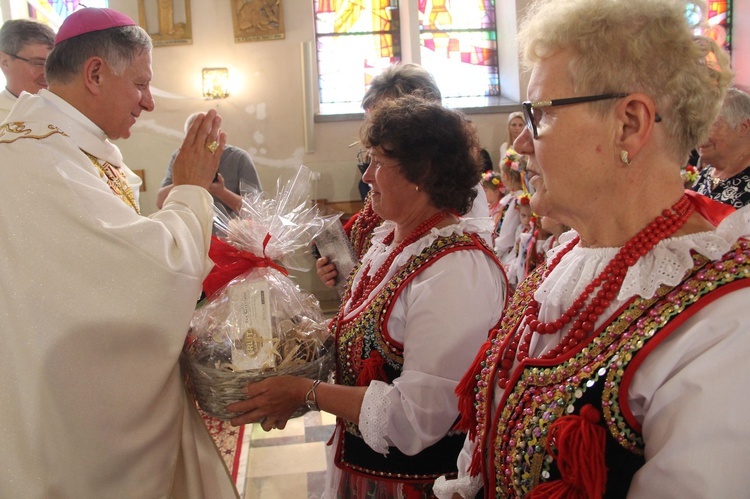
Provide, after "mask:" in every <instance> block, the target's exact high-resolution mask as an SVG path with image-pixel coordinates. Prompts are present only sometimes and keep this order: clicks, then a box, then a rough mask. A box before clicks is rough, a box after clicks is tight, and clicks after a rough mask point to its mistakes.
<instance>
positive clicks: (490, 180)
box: [482, 172, 503, 189]
mask: <svg viewBox="0 0 750 499" xmlns="http://www.w3.org/2000/svg"><path fill="white" fill-rule="evenodd" d="M482 185H483V186H484V187H489V188H491V189H500V188H502V187H503V182H502V181H501V180H500V174H499V173H497V172H486V173H483V174H482Z"/></svg>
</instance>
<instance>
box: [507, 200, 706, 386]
mask: <svg viewBox="0 0 750 499" xmlns="http://www.w3.org/2000/svg"><path fill="white" fill-rule="evenodd" d="M693 211H694V208H693V204H692V203H691V202H690V200H689V199H688V197H687V196H685V195H683V196H682V197H681V198H680V200H679V201H677V203H675V204H674V205H673V206H672V207H671V209H668V210H664V211H663V212H662V214H661V215H659V216H658V217H656V218H655V219H654V220H653V221H652V222H651V223H649V224H648V225H647V226H646V227H645V228H644V229H643V230H641V231H640V232H639V233H638V234H636V235H635V236H634V237H632V238H631V239H630V240H629V241H628V242H626V243H625V245H624V246H623V247H622V248H620V250H619V251H618V252H617V254H616V255H615V257H614V258H613V259H612V260H611V261H610V262H609V263H608V264H607V266H606V267H605V268H604V270H602V271H601V272H600V273H599V275H597V276H596V277H595V278H594V280H593V281H591V283H589V285H588V286H586V288H585V289H584V290H583V292H582V293H581V294H580V295H579V296H578V297H577V298H576V299H575V300H574V301H573V304H572V305H571V306H570V308H568V310H566V311H565V312H564V313H563V314H562V315H561V316H560V317H559V318H558V319H555V320H554V321H551V322H541V321H540V320H539V303H538V302H537V301H536V300H535V299H533V298H532V300H531V302H530V303H529V305H528V306H527V308H526V310H525V311H524V319H525V324H526V325H527V326H528V331H527V332H526V334H525V335H523V339H522V340H521V341H519V340H520V337H521V334H518V333H517V334H515V335H514V337H512V338H511V339H510V341H509V343H508V346H507V348H506V349H505V351H504V352H503V355H502V357H501V360H500V363H499V366H498V372H497V379H498V385H499V386H500V387H501V388H505V386H506V385H507V383H508V379H509V378H510V370H511V369H512V367H513V363H514V360H517V361H519V362H521V361H523V360H525V359H526V358H528V356H529V347H530V345H531V338H532V335H533V333H538V334H543V335H549V334H554V333H556V332H558V331H560V330H561V329H562V328H564V327H565V326H566V325H567V324H570V323H571V322H572V325H571V326H570V330H569V331H568V333H567V334H566V335H565V337H563V339H562V340H561V341H560V343H558V344H557V346H555V347H554V348H553V349H551V350H550V351H548V352H547V353H545V354H544V355H542V356H541V358H543V359H553V358H555V357H557V356H559V355H561V354H564V353H567V352H568V351H569V350H571V349H572V348H575V347H576V346H577V345H579V344H580V343H581V342H582V341H583V340H584V339H586V338H587V337H588V335H589V334H590V333H591V332H593V331H594V328H595V325H596V321H597V320H598V319H599V316H600V315H601V314H602V313H604V311H605V310H606V309H607V308H608V307H609V305H610V303H611V301H612V300H614V299H615V298H616V297H617V293H618V292H619V291H620V288H621V287H622V283H623V281H624V280H625V274H626V273H627V271H628V269H629V268H630V267H632V266H633V265H635V263H636V262H637V261H638V260H639V259H640V258H641V257H642V256H644V255H646V254H647V253H648V252H649V251H651V250H652V249H653V248H654V247H655V246H656V245H657V244H658V243H659V241H662V240H664V239H666V238H668V237H670V236H672V235H673V234H674V233H675V232H677V230H679V229H680V227H682V226H683V225H685V222H687V219H688V218H689V217H690V215H691V214H692V213H693ZM579 240H580V238H578V237H576V238H575V239H573V240H572V241H571V242H570V243H568V244H567V245H566V246H565V248H563V249H562V250H560V252H558V253H557V254H556V255H555V257H554V258H553V259H552V261H551V262H550V264H549V265H548V266H547V270H546V272H545V277H544V278H546V277H547V276H548V275H549V274H550V272H552V270H553V269H554V268H555V267H557V264H558V263H560V260H561V259H562V258H563V256H565V255H566V254H567V253H568V252H570V251H571V250H572V249H573V247H574V246H575V245H576V244H578V241H579ZM594 293H595V294H594ZM592 294H594V297H593V298H592V299H591V300H590V301H589V297H590V296H591V295H592ZM519 343H520V345H519Z"/></svg>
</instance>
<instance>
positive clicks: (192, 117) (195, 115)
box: [185, 111, 205, 135]
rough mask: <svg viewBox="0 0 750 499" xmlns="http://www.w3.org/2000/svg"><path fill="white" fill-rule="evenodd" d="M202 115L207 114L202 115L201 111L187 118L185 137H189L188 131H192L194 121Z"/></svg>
mask: <svg viewBox="0 0 750 499" xmlns="http://www.w3.org/2000/svg"><path fill="white" fill-rule="evenodd" d="M202 114H205V113H201V112H200V111H199V112H196V113H193V114H191V115H190V116H188V117H187V118H186V119H185V135H187V133H188V130H190V125H192V124H193V121H195V119H196V118H197V117H198V116H200V115H202Z"/></svg>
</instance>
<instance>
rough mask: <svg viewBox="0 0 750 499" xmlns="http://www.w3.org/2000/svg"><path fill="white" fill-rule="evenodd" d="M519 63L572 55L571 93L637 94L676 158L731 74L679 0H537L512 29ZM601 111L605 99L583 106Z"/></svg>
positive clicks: (702, 128)
mask: <svg viewBox="0 0 750 499" xmlns="http://www.w3.org/2000/svg"><path fill="white" fill-rule="evenodd" d="M519 45H520V48H521V54H522V59H523V64H524V66H525V67H526V68H527V69H530V68H533V67H534V66H535V65H536V64H537V63H538V62H539V61H540V60H542V59H545V58H547V57H549V56H551V55H552V54H553V53H555V52H557V51H559V50H568V51H570V52H571V53H572V54H573V60H572V62H571V64H570V68H569V69H570V74H571V77H572V79H573V84H574V90H575V92H576V95H594V94H605V93H620V92H628V93H635V92H641V93H644V94H646V95H648V96H650V97H651V98H652V99H653V100H654V103H655V105H656V111H657V113H658V114H659V115H660V116H661V117H662V122H661V124H660V125H659V126H663V127H664V128H665V132H666V135H667V137H668V139H669V142H670V149H671V152H673V153H674V154H675V158H679V161H680V162H682V161H683V159H684V158H685V157H686V156H687V155H688V153H689V152H690V151H691V150H692V149H693V148H695V147H696V146H697V145H698V144H701V143H703V142H704V141H705V138H706V137H707V136H708V130H709V127H710V126H711V123H712V122H713V121H714V119H715V118H716V116H717V115H718V113H719V109H720V107H721V102H722V99H723V98H724V94H725V92H726V89H727V88H728V86H729V83H730V81H731V79H732V72H731V70H730V69H729V57H728V56H727V54H726V53H724V51H723V50H722V49H721V48H720V47H718V46H717V45H716V43H714V42H713V40H711V39H709V38H706V37H703V36H696V35H694V34H693V32H692V30H691V28H689V27H688V25H687V21H686V19H685V2H684V1H680V0H539V1H537V2H536V3H535V4H533V5H532V6H531V7H530V10H529V14H528V15H527V17H526V18H525V20H524V21H523V22H522V24H521V28H520V30H519ZM589 105H590V106H592V109H594V110H595V112H598V113H600V114H601V115H604V114H605V113H606V112H607V111H608V110H610V109H611V108H612V106H613V105H614V104H613V103H612V101H601V102H595V103H591V104H589Z"/></svg>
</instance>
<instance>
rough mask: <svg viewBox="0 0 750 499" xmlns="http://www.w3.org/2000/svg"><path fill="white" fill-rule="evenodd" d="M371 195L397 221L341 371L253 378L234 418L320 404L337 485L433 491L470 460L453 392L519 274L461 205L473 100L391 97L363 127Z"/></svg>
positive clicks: (351, 493)
mask: <svg viewBox="0 0 750 499" xmlns="http://www.w3.org/2000/svg"><path fill="white" fill-rule="evenodd" d="M361 138H362V142H363V144H364V145H365V146H366V147H368V148H369V150H370V155H371V158H372V160H371V162H370V166H369V167H368V169H367V171H365V173H364V176H363V178H364V180H365V181H366V182H367V183H368V184H370V186H371V187H372V190H371V195H372V208H373V209H374V210H375V212H376V213H377V214H378V215H379V216H380V217H382V218H383V219H384V220H385V221H384V222H383V224H382V225H381V226H379V227H378V228H376V229H375V231H374V234H373V237H372V245H371V247H370V249H369V250H368V251H367V253H366V254H365V255H364V257H363V258H362V262H361V263H360V265H359V267H358V269H357V270H356V271H355V273H354V274H353V277H352V278H351V280H350V282H349V286H348V290H347V292H346V294H345V296H344V299H343V301H342V305H341V308H340V309H339V312H338V315H337V316H336V317H335V318H334V319H333V321H332V322H331V332H332V333H333V335H334V337H335V341H336V346H335V355H336V383H335V384H333V383H320V384H318V383H317V382H316V383H313V382H312V381H310V380H309V379H304V378H296V377H291V376H282V377H274V378H270V379H267V380H264V381H261V382H259V383H257V384H254V385H250V386H249V387H248V389H247V393H248V395H249V396H250V398H249V399H248V400H246V401H243V402H239V403H237V404H234V405H232V406H229V410H230V411H233V412H238V413H242V415H241V416H239V417H237V418H236V419H234V420H233V423H235V424H245V423H250V422H255V421H263V423H262V425H263V428H265V429H267V430H268V429H271V428H273V427H277V428H283V427H284V425H285V424H286V421H287V420H288V418H289V417H290V416H291V415H292V414H293V413H294V412H295V411H296V410H297V409H298V408H299V407H300V406H303V405H305V404H306V405H307V406H308V407H311V408H313V409H318V408H320V409H322V410H324V411H327V412H329V413H332V414H334V415H336V416H337V417H338V423H337V428H336V432H335V434H334V439H333V445H332V446H331V447H330V450H329V453H328V454H329V467H328V479H327V484H326V485H327V487H326V494H325V497H368V498H370V497H372V498H390V497H402V496H403V497H433V496H432V481H433V480H434V479H435V478H436V477H437V476H439V475H441V474H443V473H447V474H449V475H450V474H453V475H455V473H456V472H457V468H456V460H457V457H458V453H459V451H460V450H461V446H462V443H463V440H464V438H465V435H462V434H460V433H456V432H453V431H451V428H452V426H453V424H454V423H455V422H456V419H457V417H458V414H459V411H458V400H457V397H456V395H455V393H454V391H455V388H456V386H457V384H458V381H459V380H460V378H461V376H462V375H463V373H464V372H465V371H466V370H467V368H468V367H469V365H470V363H471V359H472V351H473V350H476V349H477V348H478V347H479V345H481V344H482V343H483V342H484V341H485V339H486V332H487V331H488V330H489V329H490V328H492V327H493V326H494V325H496V324H497V323H498V321H499V319H500V315H501V309H499V308H498V307H497V303H498V300H500V302H504V301H505V296H506V287H507V283H506V279H505V276H504V274H503V272H502V270H501V266H500V264H499V262H498V261H497V259H496V258H495V256H494V253H493V252H492V250H491V249H490V248H489V247H488V246H487V245H486V243H485V242H484V240H483V239H482V238H481V237H480V236H479V235H478V234H477V233H478V232H479V231H486V230H487V228H486V227H480V225H481V224H488V225H491V223H492V222H491V220H490V219H482V220H481V221H480V220H472V219H462V218H460V215H462V214H464V213H466V212H467V211H469V209H470V208H471V206H472V200H473V199H474V197H475V196H476V186H477V184H478V183H479V179H480V173H481V160H480V159H479V155H478V154H477V151H478V150H479V147H478V143H477V138H476V132H475V129H474V127H473V125H472V124H471V123H469V121H468V120H467V119H466V118H465V117H464V116H463V115H462V114H460V113H458V112H455V111H451V110H448V109H446V108H444V107H442V106H441V105H440V104H439V103H433V102H427V101H425V100H422V99H419V98H417V97H403V98H400V99H395V100H389V101H386V102H383V103H382V104H381V105H380V106H378V107H377V108H376V109H374V110H373V111H372V113H371V115H370V116H369V118H368V121H367V122H366V123H365V124H364V125H363V127H362V133H361Z"/></svg>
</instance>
